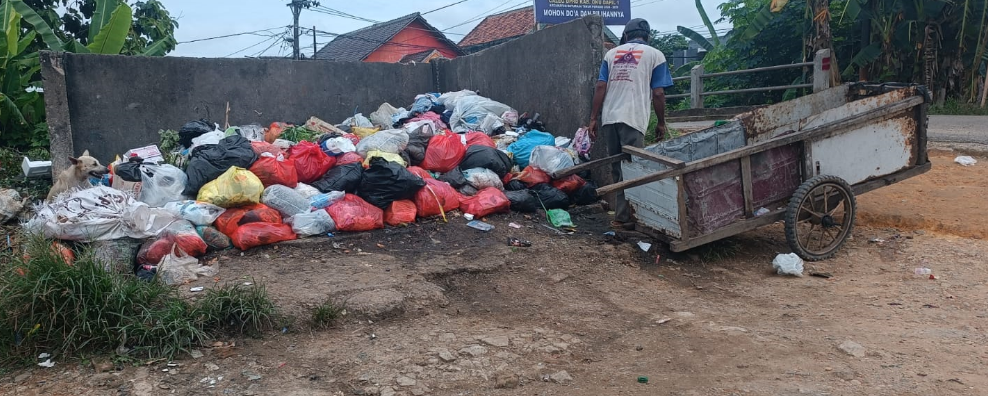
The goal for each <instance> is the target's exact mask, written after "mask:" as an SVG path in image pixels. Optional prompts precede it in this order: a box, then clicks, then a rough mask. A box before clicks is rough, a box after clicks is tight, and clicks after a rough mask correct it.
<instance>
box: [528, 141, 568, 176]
mask: <svg viewBox="0 0 988 396" xmlns="http://www.w3.org/2000/svg"><path fill="white" fill-rule="evenodd" d="M530 161H531V162H530V163H531V165H532V167H533V168H535V169H539V170H541V171H543V172H545V173H547V174H549V175H552V174H553V173H556V172H559V171H561V170H564V169H566V168H572V167H573V166H574V165H576V164H575V162H574V161H573V156H572V155H570V153H569V151H566V149H562V148H559V147H555V146H537V147H535V148H534V149H532V156H531V160H530Z"/></svg>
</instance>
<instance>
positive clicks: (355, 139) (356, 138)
mask: <svg viewBox="0 0 988 396" xmlns="http://www.w3.org/2000/svg"><path fill="white" fill-rule="evenodd" d="M343 137H345V138H347V139H350V141H351V142H353V145H354V146H356V145H357V143H360V136H357V135H354V134H352V133H348V134H345V135H343Z"/></svg>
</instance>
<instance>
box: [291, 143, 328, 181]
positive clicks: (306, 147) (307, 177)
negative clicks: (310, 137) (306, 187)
mask: <svg viewBox="0 0 988 396" xmlns="http://www.w3.org/2000/svg"><path fill="white" fill-rule="evenodd" d="M288 156H289V158H290V159H291V160H292V161H295V173H296V174H297V175H298V181H299V182H301V183H306V184H312V182H314V181H316V180H319V178H321V177H322V176H323V175H325V174H326V172H328V171H329V169H330V168H332V167H333V165H336V157H330V156H328V155H326V153H324V152H322V149H320V148H319V145H318V144H315V143H312V142H306V141H302V142H300V143H299V144H296V145H295V146H292V149H291V150H290V151H289V154H288Z"/></svg>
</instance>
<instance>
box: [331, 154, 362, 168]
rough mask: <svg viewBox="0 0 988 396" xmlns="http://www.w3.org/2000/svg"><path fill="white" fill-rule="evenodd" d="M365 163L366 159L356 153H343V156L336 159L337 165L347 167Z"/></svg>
mask: <svg viewBox="0 0 988 396" xmlns="http://www.w3.org/2000/svg"><path fill="white" fill-rule="evenodd" d="M358 162H359V163H363V162H364V157H361V156H360V154H357V152H356V151H351V152H349V153H343V155H341V156H339V157H336V165H347V164H355V163H358Z"/></svg>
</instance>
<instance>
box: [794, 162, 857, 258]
mask: <svg viewBox="0 0 988 396" xmlns="http://www.w3.org/2000/svg"><path fill="white" fill-rule="evenodd" d="M856 207H857V203H856V202H855V200H854V193H852V192H851V187H850V186H849V185H848V184H847V182H846V181H844V179H841V178H839V177H837V176H826V175H824V176H817V177H814V178H812V179H810V180H807V181H806V182H805V183H803V185H801V186H799V189H798V190H796V194H794V195H793V196H792V199H791V200H789V209H788V210H787V211H786V240H788V241H789V247H790V248H792V250H793V252H795V253H796V254H797V255H799V257H802V258H803V259H804V260H807V261H820V260H826V259H828V258H831V257H834V255H835V254H837V251H838V250H840V248H841V246H843V245H844V242H846V241H847V238H848V237H850V236H851V230H852V229H853V228H854V215H855V213H856Z"/></svg>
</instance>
